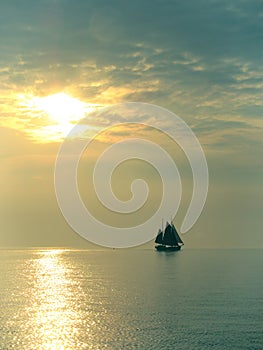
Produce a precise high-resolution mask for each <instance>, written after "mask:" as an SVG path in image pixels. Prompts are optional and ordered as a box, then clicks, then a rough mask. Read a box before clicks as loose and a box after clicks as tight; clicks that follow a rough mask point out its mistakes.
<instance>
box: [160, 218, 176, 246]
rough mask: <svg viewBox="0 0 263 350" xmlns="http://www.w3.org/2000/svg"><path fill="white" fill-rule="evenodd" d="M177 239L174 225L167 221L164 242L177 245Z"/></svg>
mask: <svg viewBox="0 0 263 350" xmlns="http://www.w3.org/2000/svg"><path fill="white" fill-rule="evenodd" d="M177 243H178V242H177V239H176V236H175V233H174V229H173V227H172V226H171V225H170V224H169V223H168V222H167V223H166V228H165V231H164V235H163V244H165V245H171V246H175V245H177Z"/></svg>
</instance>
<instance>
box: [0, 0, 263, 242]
mask: <svg viewBox="0 0 263 350" xmlns="http://www.w3.org/2000/svg"><path fill="white" fill-rule="evenodd" d="M0 33H1V35H0V52H1V54H0V145H1V148H0V150H1V173H0V181H1V210H0V216H1V218H0V220H1V232H0V247H42V246H46V247H53V246H55V247H57V246H58V247H63V246H66V247H76V248H88V247H94V246H92V245H91V244H90V243H89V242H87V241H86V240H84V239H83V238H81V237H80V236H79V235H78V234H76V233H75V232H74V230H72V229H71V228H70V227H69V226H68V224H67V223H66V221H65V220H64V218H63V216H62V214H61V212H60V209H59V207H58V204H57V201H56V196H55V190H54V180H53V178H54V164H55V159H56V155H57V152H58V150H59V147H60V145H61V143H62V141H63V139H64V137H65V136H66V134H67V132H68V131H69V130H70V129H71V128H72V126H73V125H74V123H76V122H78V121H79V120H81V119H82V118H83V117H87V116H89V115H91V116H92V114H90V113H91V112H93V111H95V112H96V111H98V110H100V108H102V107H105V106H111V105H113V104H116V103H122V102H144V103H149V104H155V105H158V106H161V107H164V108H166V109H168V110H170V111H171V112H173V113H175V114H176V115H178V116H180V117H181V118H182V119H183V120H184V121H185V122H186V123H187V124H188V125H189V126H190V127H191V128H192V130H193V132H194V133H195V135H196V136H197V138H198V139H199V142H200V144H201V145H202V148H203V150H204V152H205V155H206V159H207V163H208V169H209V192H208V197H207V201H206V205H205V208H204V210H203V213H202V215H201V216H200V218H199V219H198V221H197V222H196V224H195V225H194V226H193V227H192V229H191V230H190V231H189V232H188V233H187V234H185V235H184V236H183V240H184V241H185V245H186V247H188V248H203V247H205V248H258V247H261V248H262V247H263V237H262V223H263V219H262V209H263V203H262V194H263V188H262V178H263V162H262V146H263V134H262V126H263V122H262V114H263V99H262V97H263V65H262V54H263V36H262V33H263V5H262V1H260V0H249V1H248V0H235V1H234V0H228V1H224V0H206V1H202V0H187V1H179V0H173V1H171V0H153V1H145V0H140V1H138V0H135V1H126V0H122V1H121V0H112V1H101V0H96V1H95V0H94V1H92V0H78V1H70V0H52V1H51V0H39V1H32V0H27V1H23V2H22V1H18V0H10V1H5V2H1V5H0ZM112 118H114V116H113V117H112ZM90 119H92V117H90ZM117 119H118V118H116V120H117ZM110 122H112V120H111V121H109V120H106V119H105V118H104V119H103V118H102V119H100V118H97V119H96V118H93V119H92V120H91V122H90V126H91V129H92V130H93V129H94V130H97V131H100V130H101V128H102V127H104V126H107V125H109V124H110ZM159 123H160V121H156V127H159V126H161V125H160V124H159ZM173 126H174V125H173V122H172V121H171V120H170V121H169V125H167V127H168V128H173ZM137 132H138V130H136V131H135V130H134V129H129V130H119V133H118V132H117V136H118V137H120V135H122V136H123V137H126V138H127V137H132V136H135V135H137ZM112 134H114V132H113V133H112ZM105 137H106V139H105V138H104V140H102V139H101V140H97V141H96V142H94V143H93V146H92V147H93V148H92V149H91V151H90V152H89V153H88V155H87V156H86V157H83V158H85V159H83V166H82V165H80V187H83V198H84V197H85V200H87V201H88V199H89V200H91V202H92V203H93V204H92V205H93V210H94V211H95V212H97V216H98V217H99V218H101V217H103V219H104V220H106V221H107V220H109V222H110V223H111V224H114V223H116V222H121V220H122V224H120V225H124V223H125V220H126V221H127V222H129V223H130V224H132V223H134V222H137V221H138V222H139V221H140V220H142V218H144V215H146V216H147V215H149V213H151V212H152V211H153V210H155V208H157V207H158V200H159V197H160V194H159V192H158V191H159V189H158V186H157V187H156V186H155V181H157V180H158V175H157V174H156V173H155V172H154V170H153V169H150V168H149V166H148V168H147V165H145V164H143V165H142V164H138V163H136V161H134V163H132V161H131V162H130V163H127V164H126V165H124V168H123V170H122V172H121V171H120V172H119V174H117V175H116V179H115V182H116V185H115V190H116V191H117V192H118V193H117V194H118V195H119V196H120V197H122V198H123V199H126V200H127V198H128V197H129V196H128V195H127V193H128V194H129V193H130V192H129V190H127V187H129V183H128V182H129V181H128V180H127V178H128V179H130V178H131V177H132V175H134V176H135V177H137V176H140V175H141V174H142V173H143V176H145V177H147V176H148V177H149V187H150V189H151V188H152V190H153V193H152V197H151V198H150V201H148V204H147V208H144V209H145V213H144V214H143V215H142V216H140V215H139V214H138V213H137V214H136V215H137V217H136V218H135V217H132V216H131V217H129V218H127V217H125V218H123V219H121V218H120V217H119V216H118V217H113V218H112V217H110V214H109V213H105V210H104V209H105V208H100V209H98V208H97V207H96V206H97V202H96V198H95V197H94V193H93V192H92V189H91V187H90V182H89V180H87V179H88V177H90V176H91V175H90V168H89V170H88V172H87V173H85V171H87V167H88V165H87V164H93V165H94V163H95V158H96V156H97V155H98V154H99V153H100V152H101V150H102V149H104V148H105V147H106V145H108V144H110V143H111V142H115V141H116V139H115V138H116V135H115V136H114V137H110V136H109V135H106V136H105ZM150 138H151V137H150ZM152 138H153V137H152ZM157 138H158V137H157ZM157 138H156V139H157ZM158 140H159V142H160V143H162V142H163V143H165V145H166V147H168V148H169V149H170V152H171V154H172V156H173V157H174V159H175V160H176V161H177V162H178V165H179V166H180V167H181V171H182V174H183V176H182V179H183V185H184V188H183V197H182V206H181V207H180V209H179V212H178V216H176V218H175V222H176V224H178V226H179V227H180V225H181V222H182V220H183V217H184V215H185V211H186V209H187V205H188V204H189V199H190V198H191V191H192V185H191V183H190V182H191V174H190V171H189V164H188V165H187V161H186V160H185V159H183V156H182V154H181V153H180V151H179V150H178V147H177V146H172V145H170V144H169V142H170V141H169V140H167V139H165V140H166V141H165V142H164V141H162V140H163V136H162V137H159V139H158ZM85 162H86V163H85ZM85 164H86V165H87V166H85ZM81 167H82V168H81ZM85 181H87V184H88V185H85V186H86V187H85V186H84V185H83V184H86V182H85ZM85 191H86V192H85ZM95 202H96V204H94V203H95ZM87 206H88V203H87ZM91 210H92V209H91ZM138 215H139V216H138ZM108 216H109V218H108ZM151 246H152V242H151V243H148V244H147V245H146V247H151Z"/></svg>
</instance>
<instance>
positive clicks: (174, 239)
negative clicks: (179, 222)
mask: <svg viewBox="0 0 263 350" xmlns="http://www.w3.org/2000/svg"><path fill="white" fill-rule="evenodd" d="M155 243H157V245H156V246H155V249H157V250H158V251H176V250H180V249H181V247H182V245H184V242H183V241H182V240H181V237H180V236H179V234H178V232H177V231H176V228H175V227H174V224H173V222H171V223H170V224H169V222H167V223H166V227H165V230H164V232H163V230H159V231H158V234H157V236H156V239H155Z"/></svg>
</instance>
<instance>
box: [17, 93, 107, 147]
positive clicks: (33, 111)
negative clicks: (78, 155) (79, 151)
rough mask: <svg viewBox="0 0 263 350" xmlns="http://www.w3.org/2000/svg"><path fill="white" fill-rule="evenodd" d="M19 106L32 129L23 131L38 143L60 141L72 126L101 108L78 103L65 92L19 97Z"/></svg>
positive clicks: (81, 102) (77, 100) (78, 101)
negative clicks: (29, 121) (43, 95)
mask: <svg viewBox="0 0 263 350" xmlns="http://www.w3.org/2000/svg"><path fill="white" fill-rule="evenodd" d="M19 106H20V108H22V110H24V112H25V113H26V115H27V116H28V117H30V118H31V123H30V125H32V128H30V129H29V128H27V129H26V130H25V131H27V132H28V133H29V134H30V135H31V137H33V138H34V139H36V141H39V142H48V141H60V140H61V139H63V138H64V137H65V136H66V135H67V134H68V133H69V131H70V130H71V129H72V127H73V125H74V124H76V123H77V122H78V121H79V120H81V119H82V118H84V117H86V116H87V115H88V114H89V113H91V112H93V111H95V110H97V109H98V108H100V107H101V106H100V105H96V104H90V103H89V104H88V103H86V102H83V101H80V100H79V99H77V98H74V97H72V96H70V95H68V94H66V93H65V92H59V93H56V94H52V95H49V96H45V97H37V96H32V95H29V96H28V95H27V96H26V95H20V96H19Z"/></svg>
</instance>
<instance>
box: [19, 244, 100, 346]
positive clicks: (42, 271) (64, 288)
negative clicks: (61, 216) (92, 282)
mask: <svg viewBox="0 0 263 350" xmlns="http://www.w3.org/2000/svg"><path fill="white" fill-rule="evenodd" d="M36 256H37V257H36V258H34V259H32V260H30V261H29V262H28V269H29V271H28V277H29V282H31V283H30V284H31V288H30V290H29V298H30V304H29V306H28V307H27V310H26V314H27V315H28V318H27V319H28V321H27V324H25V325H23V328H24V331H26V333H27V334H28V337H27V341H28V346H29V345H30V346H31V347H32V348H34V349H56V350H58V349H63V350H64V349H87V347H88V344H87V343H86V344H85V343H83V342H79V341H78V338H79V336H80V335H79V330H80V329H83V328H82V326H81V325H80V323H82V322H85V325H86V327H85V330H86V332H85V338H86V339H87V340H88V339H89V329H90V328H91V327H92V325H94V321H93V319H92V318H93V317H92V312H91V313H89V314H87V313H85V312H84V310H82V309H81V308H80V307H79V302H78V301H79V298H81V295H82V294H83V293H84V292H83V290H82V288H81V285H80V283H79V281H80V277H81V276H78V279H75V280H74V279H72V274H71V273H70V271H71V269H72V268H73V266H70V265H69V261H67V260H65V259H64V257H63V251H59V250H58V251H43V252H36ZM86 294H87V293H86ZM85 298H86V299H87V295H85ZM87 301H88V300H87ZM84 317H85V319H84ZM26 329H27V330H26ZM58 330H59V331H58Z"/></svg>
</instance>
